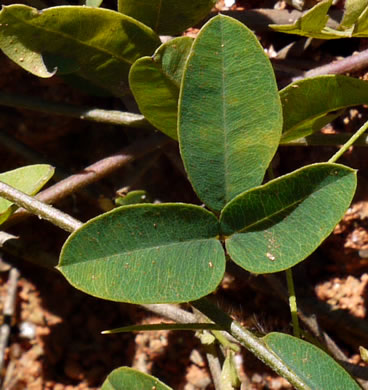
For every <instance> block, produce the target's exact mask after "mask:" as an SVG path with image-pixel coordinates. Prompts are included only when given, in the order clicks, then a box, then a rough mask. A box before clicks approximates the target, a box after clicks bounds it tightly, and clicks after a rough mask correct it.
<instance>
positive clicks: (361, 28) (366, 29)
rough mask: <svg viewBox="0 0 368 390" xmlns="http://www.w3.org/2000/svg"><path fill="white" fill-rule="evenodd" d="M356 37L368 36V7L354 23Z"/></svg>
mask: <svg viewBox="0 0 368 390" xmlns="http://www.w3.org/2000/svg"><path fill="white" fill-rule="evenodd" d="M352 35H353V36H354V37H362V38H364V37H367V36H368V7H366V8H365V10H364V11H363V12H362V14H361V15H360V16H359V18H358V20H357V21H356V23H355V25H354V30H353V34H352Z"/></svg>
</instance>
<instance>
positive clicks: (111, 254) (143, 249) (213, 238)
mask: <svg viewBox="0 0 368 390" xmlns="http://www.w3.org/2000/svg"><path fill="white" fill-rule="evenodd" d="M210 240H216V237H215V236H214V237H209V238H203V239H190V240H184V241H177V242H170V243H168V244H159V245H152V246H147V247H144V248H139V249H131V250H126V251H121V252H117V253H110V254H108V255H106V256H105V257H95V258H88V259H86V260H83V258H81V257H80V256H78V258H79V259H81V261H74V262H72V263H68V264H60V267H61V268H63V267H68V266H73V265H75V264H79V263H86V262H98V261H106V258H107V257H115V256H119V255H126V254H128V253H137V252H141V251H145V250H151V249H164V248H167V247H170V246H172V247H173V246H176V245H181V244H188V243H191V242H193V243H201V242H207V241H210Z"/></svg>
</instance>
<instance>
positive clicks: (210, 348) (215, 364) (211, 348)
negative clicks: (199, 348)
mask: <svg viewBox="0 0 368 390" xmlns="http://www.w3.org/2000/svg"><path fill="white" fill-rule="evenodd" d="M203 346H204V349H205V352H206V358H207V362H208V367H209V369H210V372H211V377H212V381H213V385H214V387H215V390H225V389H224V388H223V386H222V381H221V363H220V358H219V356H218V351H217V348H216V345H215V344H214V343H211V344H204V345H203Z"/></svg>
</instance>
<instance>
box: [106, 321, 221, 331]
mask: <svg viewBox="0 0 368 390" xmlns="http://www.w3.org/2000/svg"><path fill="white" fill-rule="evenodd" d="M153 330H224V328H222V327H221V326H220V325H217V324H211V323H205V322H198V323H190V324H165V323H161V324H145V325H131V326H123V327H122V328H115V329H111V330H104V331H103V332H101V333H102V334H112V333H122V332H141V331H144V332H148V331H153Z"/></svg>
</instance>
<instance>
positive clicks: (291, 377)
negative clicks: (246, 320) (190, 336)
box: [191, 298, 311, 390]
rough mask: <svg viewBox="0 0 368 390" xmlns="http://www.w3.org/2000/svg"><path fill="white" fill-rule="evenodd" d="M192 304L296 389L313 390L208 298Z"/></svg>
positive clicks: (260, 341) (262, 343)
mask: <svg viewBox="0 0 368 390" xmlns="http://www.w3.org/2000/svg"><path fill="white" fill-rule="evenodd" d="M191 304H192V305H193V306H194V307H195V308H196V309H198V310H200V311H201V312H202V313H203V314H205V315H206V316H207V317H208V318H209V319H210V320H212V321H213V322H215V323H216V324H219V325H221V326H222V327H223V328H224V330H226V331H227V332H228V333H230V334H231V335H232V336H233V337H234V338H235V339H237V340H238V341H239V342H240V343H241V344H242V345H243V346H244V347H246V348H247V349H248V350H249V351H251V352H252V353H253V354H254V355H256V356H257V357H258V358H259V359H260V360H262V361H263V362H264V363H266V364H267V365H268V366H269V367H271V368H272V369H273V370H274V371H275V372H276V373H278V374H279V375H281V376H283V377H284V378H285V379H287V380H288V381H289V382H290V383H291V384H292V385H293V386H294V387H295V388H296V389H298V390H311V388H310V387H309V386H308V385H307V384H306V383H305V382H303V380H302V379H300V378H299V377H298V376H297V375H296V374H295V373H294V372H293V371H292V370H290V369H289V368H288V367H287V366H286V365H285V363H284V362H283V361H282V360H281V359H280V358H279V357H278V356H277V355H276V354H274V353H273V352H272V351H271V350H270V349H268V348H267V346H266V345H265V344H264V342H263V341H262V339H261V338H258V337H256V336H255V335H254V334H253V333H251V332H249V331H248V330H247V329H245V328H243V327H242V326H241V325H240V324H239V323H238V322H236V321H234V320H233V319H232V318H231V317H230V316H228V315H227V314H226V313H224V312H223V311H222V310H220V309H219V308H218V307H217V306H216V305H214V304H213V303H211V302H210V301H209V300H208V299H206V298H202V299H200V300H198V301H195V302H191Z"/></svg>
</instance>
